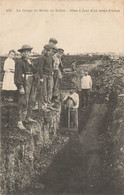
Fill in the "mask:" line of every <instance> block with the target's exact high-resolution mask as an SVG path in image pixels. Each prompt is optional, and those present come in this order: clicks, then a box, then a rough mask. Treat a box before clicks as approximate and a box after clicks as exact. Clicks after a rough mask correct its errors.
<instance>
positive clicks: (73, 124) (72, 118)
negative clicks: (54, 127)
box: [67, 108, 78, 129]
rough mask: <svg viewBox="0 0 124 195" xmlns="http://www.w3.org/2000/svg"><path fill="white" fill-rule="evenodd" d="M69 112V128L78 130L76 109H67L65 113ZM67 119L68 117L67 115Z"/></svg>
mask: <svg viewBox="0 0 124 195" xmlns="http://www.w3.org/2000/svg"><path fill="white" fill-rule="evenodd" d="M69 110H70V121H68V122H70V128H75V129H78V108H70V109H69V108H67V113H68V111H69ZM68 117H69V115H68Z"/></svg>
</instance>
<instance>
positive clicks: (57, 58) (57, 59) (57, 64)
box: [53, 48, 64, 96]
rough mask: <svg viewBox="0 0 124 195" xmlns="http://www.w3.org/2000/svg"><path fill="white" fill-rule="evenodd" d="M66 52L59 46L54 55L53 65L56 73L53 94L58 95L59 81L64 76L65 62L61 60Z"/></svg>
mask: <svg viewBox="0 0 124 195" xmlns="http://www.w3.org/2000/svg"><path fill="white" fill-rule="evenodd" d="M63 53H64V50H63V49H61V48H59V49H58V50H57V52H56V53H55V55H54V56H53V60H54V63H53V67H54V75H53V82H54V85H53V95H54V96H56V94H58V92H59V82H60V79H61V78H62V73H63V64H62V61H61V57H62V55H63Z"/></svg>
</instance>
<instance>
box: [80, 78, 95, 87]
mask: <svg viewBox="0 0 124 195" xmlns="http://www.w3.org/2000/svg"><path fill="white" fill-rule="evenodd" d="M91 88H92V79H91V76H90V75H87V76H83V77H82V79H81V89H91Z"/></svg>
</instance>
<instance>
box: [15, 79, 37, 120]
mask: <svg viewBox="0 0 124 195" xmlns="http://www.w3.org/2000/svg"><path fill="white" fill-rule="evenodd" d="M34 84H35V83H34V77H33V76H28V77H27V78H26V79H25V87H24V88H25V94H18V115H19V121H25V119H26V118H28V117H30V116H31V114H32V109H33V107H34V103H35V87H34Z"/></svg>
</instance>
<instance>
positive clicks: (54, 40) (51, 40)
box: [49, 38, 58, 44]
mask: <svg viewBox="0 0 124 195" xmlns="http://www.w3.org/2000/svg"><path fill="white" fill-rule="evenodd" d="M49 42H53V43H55V44H57V43H58V41H57V40H56V39H54V38H50V39H49Z"/></svg>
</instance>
